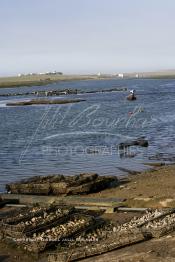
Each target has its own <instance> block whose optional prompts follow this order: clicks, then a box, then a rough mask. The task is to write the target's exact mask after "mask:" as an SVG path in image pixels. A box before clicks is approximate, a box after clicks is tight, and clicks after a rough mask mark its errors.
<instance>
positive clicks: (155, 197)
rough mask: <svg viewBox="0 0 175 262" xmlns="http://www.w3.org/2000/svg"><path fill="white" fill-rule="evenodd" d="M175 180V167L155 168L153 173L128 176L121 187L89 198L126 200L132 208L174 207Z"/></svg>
mask: <svg viewBox="0 0 175 262" xmlns="http://www.w3.org/2000/svg"><path fill="white" fill-rule="evenodd" d="M174 179H175V165H169V166H162V167H155V168H154V170H151V171H149V170H148V171H144V172H141V173H139V174H136V175H128V177H127V178H126V179H124V180H123V182H122V183H121V185H120V186H119V187H116V188H112V189H106V190H104V191H102V192H100V193H96V194H90V195H88V196H95V197H118V198H125V199H127V200H126V203H127V204H128V205H129V206H132V207H133V206H134V207H153V208H154V207H174V206H175V182H174V181H175V180H174Z"/></svg>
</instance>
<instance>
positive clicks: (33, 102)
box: [6, 99, 85, 106]
mask: <svg viewBox="0 0 175 262" xmlns="http://www.w3.org/2000/svg"><path fill="white" fill-rule="evenodd" d="M83 101H85V100H84V99H69V100H56V99H55V100H48V99H47V100H45V99H32V100H30V101H21V102H15V103H13V102H12V103H7V104H6V105H7V106H31V105H62V104H70V103H79V102H83Z"/></svg>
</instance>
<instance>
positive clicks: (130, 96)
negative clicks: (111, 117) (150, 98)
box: [127, 94, 137, 101]
mask: <svg viewBox="0 0 175 262" xmlns="http://www.w3.org/2000/svg"><path fill="white" fill-rule="evenodd" d="M136 99H137V97H136V96H135V95H134V94H130V95H129V96H127V100H129V101H132V100H136Z"/></svg>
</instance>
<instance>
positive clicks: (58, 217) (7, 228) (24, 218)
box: [1, 206, 74, 237]
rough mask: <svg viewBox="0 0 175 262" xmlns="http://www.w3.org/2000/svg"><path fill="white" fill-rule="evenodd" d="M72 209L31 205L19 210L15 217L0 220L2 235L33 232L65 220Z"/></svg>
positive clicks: (14, 235) (15, 235)
mask: <svg viewBox="0 0 175 262" xmlns="http://www.w3.org/2000/svg"><path fill="white" fill-rule="evenodd" d="M73 210H74V209H73V208H68V207H67V208H59V207H58V206H50V207H48V208H41V207H32V208H29V209H27V210H25V211H24V210H23V212H20V210H19V213H18V215H17V214H16V216H15V217H10V218H6V219H3V220H2V221H1V230H2V232H3V234H4V235H7V236H11V237H17V236H18V237H19V236H20V235H22V234H23V233H26V234H27V233H28V232H35V231H38V230H39V229H41V228H45V227H48V226H50V225H51V224H56V223H58V222H59V223H60V222H61V221H65V220H67V219H69V215H70V214H71V213H72V212H73ZM24 212H25V213H24Z"/></svg>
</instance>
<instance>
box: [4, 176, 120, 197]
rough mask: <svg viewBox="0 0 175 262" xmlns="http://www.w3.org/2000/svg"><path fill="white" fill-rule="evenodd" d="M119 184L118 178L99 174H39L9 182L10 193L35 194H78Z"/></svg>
mask: <svg viewBox="0 0 175 262" xmlns="http://www.w3.org/2000/svg"><path fill="white" fill-rule="evenodd" d="M117 184H118V179H117V178H116V177H111V176H99V175H97V174H80V175H74V176H63V175H53V176H45V177H44V176H37V177H33V178H31V179H28V180H21V181H19V182H17V183H12V184H7V185H6V189H7V192H8V193H13V194H33V195H76V194H87V193H92V192H98V191H100V190H103V189H105V188H109V187H110V186H114V185H117Z"/></svg>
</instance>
